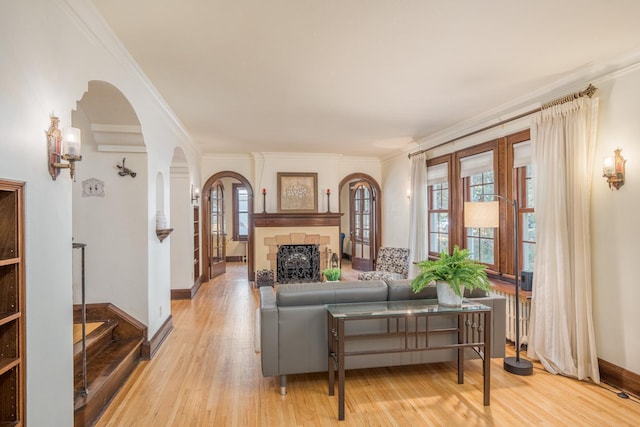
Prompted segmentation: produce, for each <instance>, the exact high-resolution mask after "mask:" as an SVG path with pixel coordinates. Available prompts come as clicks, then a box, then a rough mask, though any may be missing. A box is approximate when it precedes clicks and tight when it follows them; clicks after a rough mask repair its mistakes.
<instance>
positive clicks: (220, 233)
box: [209, 180, 227, 278]
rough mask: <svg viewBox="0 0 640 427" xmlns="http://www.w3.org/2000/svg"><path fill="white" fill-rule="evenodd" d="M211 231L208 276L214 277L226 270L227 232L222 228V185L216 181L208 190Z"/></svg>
mask: <svg viewBox="0 0 640 427" xmlns="http://www.w3.org/2000/svg"><path fill="white" fill-rule="evenodd" d="M209 206H210V207H211V210H210V212H209V215H210V219H211V233H210V234H209V277H210V278H214V277H216V276H219V275H221V274H223V273H225V272H226V271H227V264H226V261H225V259H226V246H227V234H226V231H225V228H224V186H223V185H222V182H221V181H219V180H218V181H216V182H214V183H213V185H212V186H211V190H210V191H209Z"/></svg>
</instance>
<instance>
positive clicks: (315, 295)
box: [259, 279, 505, 394]
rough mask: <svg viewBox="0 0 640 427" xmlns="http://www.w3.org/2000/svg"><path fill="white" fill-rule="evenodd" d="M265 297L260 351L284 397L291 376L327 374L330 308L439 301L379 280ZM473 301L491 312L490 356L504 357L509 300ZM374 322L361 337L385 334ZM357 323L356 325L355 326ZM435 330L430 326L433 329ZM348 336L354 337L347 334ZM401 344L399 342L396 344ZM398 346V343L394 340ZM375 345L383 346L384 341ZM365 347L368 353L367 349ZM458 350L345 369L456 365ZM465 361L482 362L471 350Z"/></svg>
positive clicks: (282, 289) (428, 292) (378, 359)
mask: <svg viewBox="0 0 640 427" xmlns="http://www.w3.org/2000/svg"><path fill="white" fill-rule="evenodd" d="M259 291H260V307H259V316H260V348H261V362H262V374H263V375H264V376H265V377H268V376H274V375H279V376H280V392H281V393H282V394H286V386H287V375H293V374H301V373H310V372H326V371H327V370H328V344H327V342H328V338H327V311H326V308H325V304H337V303H349V302H373V301H387V300H388V301H399V300H409V299H431V298H436V293H435V288H434V287H428V288H426V289H425V290H423V291H422V292H420V293H418V294H415V293H413V291H412V290H411V280H410V279H404V280H389V281H388V282H384V281H380V280H371V281H349V282H323V283H296V284H286V285H278V286H277V287H276V289H275V291H274V289H273V288H271V287H261V288H260V289H259ZM466 296H467V297H469V298H472V299H473V300H474V301H478V302H479V303H482V304H485V305H487V306H490V307H492V309H493V314H492V316H491V321H492V338H491V343H492V345H491V356H492V357H504V354H505V299H504V298H503V297H499V296H484V292H482V293H481V294H479V295H478V294H467V295H466ZM436 321H437V322H441V323H442V325H438V326H451V323H452V322H455V320H454V319H453V318H452V317H450V316H442V317H441V316H437V317H436ZM381 322H384V321H381V320H371V321H366V322H357V323H358V326H354V327H357V328H358V331H357V332H358V333H361V332H372V333H373V332H380V331H382V328H383V327H386V322H384V324H383V323H381ZM354 323H356V322H354ZM430 325H431V323H430ZM347 333H349V331H347ZM395 339H397V338H395ZM437 339H440V340H443V341H446V342H448V343H451V342H455V341H453V340H456V339H457V335H456V334H448V335H446V334H441V335H438V337H437ZM389 340H390V341H393V340H394V338H390V339H389ZM348 344H350V345H351V346H353V347H351V348H348V349H347V350H348V351H350V350H354V349H356V348H364V347H366V345H367V343H366V340H362V341H360V340H359V341H357V342H353V343H348ZM376 345H377V346H379V345H384V342H383V343H380V342H379V341H377V342H376ZM363 346H364V347H363ZM456 357H457V355H456V351H455V350H433V351H424V352H417V353H394V354H382V355H381V354H378V355H366V356H353V357H349V358H347V361H346V369H357V368H372V367H383V366H400V365H408V364H419V363H431V362H443V361H455V360H456ZM465 357H466V358H472V357H478V356H477V355H476V354H475V352H473V351H472V350H470V349H467V353H466V354H465Z"/></svg>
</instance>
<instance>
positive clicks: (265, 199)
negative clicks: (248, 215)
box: [262, 188, 267, 213]
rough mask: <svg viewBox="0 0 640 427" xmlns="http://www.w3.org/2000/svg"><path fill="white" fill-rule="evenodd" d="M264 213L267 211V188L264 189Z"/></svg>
mask: <svg viewBox="0 0 640 427" xmlns="http://www.w3.org/2000/svg"><path fill="white" fill-rule="evenodd" d="M262 213H267V189H266V188H263V189H262Z"/></svg>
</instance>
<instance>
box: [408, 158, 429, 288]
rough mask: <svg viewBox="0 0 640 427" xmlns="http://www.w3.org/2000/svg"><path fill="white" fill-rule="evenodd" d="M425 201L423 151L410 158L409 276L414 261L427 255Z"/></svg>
mask: <svg viewBox="0 0 640 427" xmlns="http://www.w3.org/2000/svg"><path fill="white" fill-rule="evenodd" d="M427 205H428V201H427V157H426V154H425V153H421V154H418V155H415V156H413V157H412V158H411V207H410V217H409V278H413V277H416V275H417V274H418V269H417V268H416V266H415V264H414V261H422V260H425V259H427V257H428V255H429V229H428V227H429V222H428V218H427V215H428V206H427Z"/></svg>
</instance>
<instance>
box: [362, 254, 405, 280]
mask: <svg viewBox="0 0 640 427" xmlns="http://www.w3.org/2000/svg"><path fill="white" fill-rule="evenodd" d="M408 274H409V249H408V248H384V247H381V248H380V249H379V250H378V260H377V263H376V270H375V271H366V272H364V273H360V274H359V275H358V280H400V279H406V278H407V275H408Z"/></svg>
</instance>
